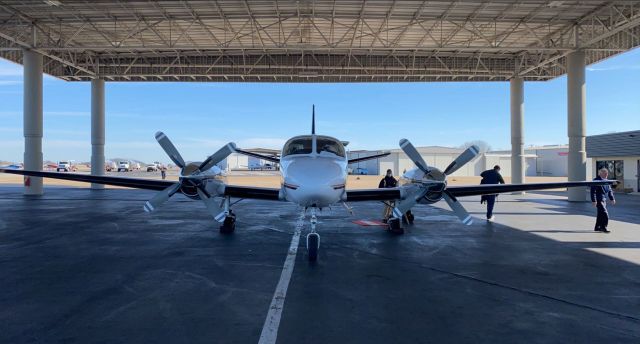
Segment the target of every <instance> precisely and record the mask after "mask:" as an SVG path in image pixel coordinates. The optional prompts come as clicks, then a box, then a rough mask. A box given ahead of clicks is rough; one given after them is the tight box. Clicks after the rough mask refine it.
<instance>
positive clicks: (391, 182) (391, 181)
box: [378, 169, 398, 223]
mask: <svg viewBox="0 0 640 344" xmlns="http://www.w3.org/2000/svg"><path fill="white" fill-rule="evenodd" d="M397 185H398V181H397V180H396V179H395V178H394V177H393V171H391V169H388V170H387V174H386V175H385V176H384V178H382V179H381V180H380V183H379V184H378V188H380V189H385V188H395V187H396V186H397ZM394 207H395V202H393V201H388V202H384V212H383V214H382V222H384V223H387V221H388V220H389V217H390V216H391V214H393V208H394Z"/></svg>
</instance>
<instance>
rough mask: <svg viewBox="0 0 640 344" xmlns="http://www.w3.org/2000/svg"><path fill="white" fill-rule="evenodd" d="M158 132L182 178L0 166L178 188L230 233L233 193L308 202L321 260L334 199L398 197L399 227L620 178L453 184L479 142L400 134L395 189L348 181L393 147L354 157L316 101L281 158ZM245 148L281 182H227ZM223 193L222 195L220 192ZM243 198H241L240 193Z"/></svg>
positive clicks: (170, 191) (159, 199) (312, 249)
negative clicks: (430, 211)
mask: <svg viewBox="0 0 640 344" xmlns="http://www.w3.org/2000/svg"><path fill="white" fill-rule="evenodd" d="M155 137H156V140H157V141H158V143H159V144H160V146H161V147H162V148H163V149H164V151H165V152H166V153H167V155H168V156H169V157H170V158H171V160H172V161H173V162H174V163H175V164H176V166H178V167H180V169H181V172H180V177H179V181H178V182H173V181H166V180H151V179H141V178H126V177H111V176H93V175H83V174H73V173H56V172H41V171H24V170H10V169H0V172H4V173H12V174H21V175H28V176H34V177H45V178H57V179H66V180H74V181H80V182H87V183H98V184H107V185H115V186H124V187H131V188H138V189H149V190H158V191H160V192H158V193H157V194H156V195H155V196H154V197H153V198H152V199H150V200H149V201H147V202H146V203H145V205H144V210H145V211H147V212H152V211H155V210H156V209H157V208H158V207H160V206H161V205H162V204H163V203H165V202H166V201H167V200H168V199H169V197H171V196H172V195H174V194H175V193H177V192H181V193H182V194H184V195H185V196H187V197H189V198H191V199H196V200H202V201H204V203H205V205H206V207H207V209H208V211H209V213H210V214H211V215H212V216H213V217H214V218H215V219H216V220H217V221H219V222H222V223H223V225H222V226H221V227H220V231H221V232H223V233H229V232H233V231H234V230H235V214H234V213H233V212H232V210H231V206H232V204H235V203H232V202H231V199H232V198H238V199H261V200H272V201H288V202H292V203H295V204H298V205H300V206H303V207H305V209H310V213H311V216H310V224H311V231H310V233H309V234H308V235H307V250H308V256H309V260H312V261H313V260H316V259H317V256H318V250H319V248H320V235H319V234H318V233H317V232H316V224H317V217H316V212H317V210H318V209H322V208H325V207H328V206H331V205H334V204H340V203H342V204H344V205H345V206H346V207H347V209H350V208H349V207H348V206H347V205H346V203H345V202H359V201H394V202H395V208H394V209H393V217H392V218H391V219H390V220H389V222H388V223H389V226H390V227H391V228H392V229H393V228H397V227H399V226H400V221H401V218H402V216H403V214H405V213H406V212H407V211H408V210H410V209H411V208H412V207H414V206H415V205H417V204H418V203H422V204H432V203H435V202H438V201H440V200H442V199H444V200H445V201H446V202H447V204H448V205H449V206H450V207H451V209H453V211H454V212H455V214H456V215H457V216H458V218H460V220H461V221H462V222H463V223H464V224H466V225H470V224H471V222H472V219H471V215H469V213H468V212H467V211H466V210H465V209H464V207H463V206H462V205H461V204H460V202H458V199H457V198H458V197H464V196H477V195H490V194H498V193H505V192H516V191H529V190H544V189H556V188H566V187H586V186H594V185H612V184H614V183H615V181H609V180H605V181H590V182H560V183H532V184H499V185H491V184H484V185H466V186H447V176H448V175H451V174H452V173H454V172H455V171H457V170H458V169H459V168H460V167H462V166H463V165H464V164H466V163H467V162H469V161H471V160H473V159H474V158H475V157H476V156H477V155H478V154H479V149H478V147H477V146H471V147H469V148H467V149H466V150H465V151H464V152H462V154H460V156H458V157H457V158H456V159H455V160H454V161H453V162H452V163H451V164H449V166H447V168H445V169H444V171H441V170H439V169H437V168H435V167H433V166H428V165H427V164H426V162H425V161H424V160H423V159H422V157H421V156H420V154H419V153H418V151H417V150H416V149H415V147H414V146H413V145H412V144H411V142H409V140H407V139H402V140H400V148H401V149H402V150H403V151H404V152H405V154H407V156H409V158H410V159H411V160H412V161H413V163H414V164H415V165H416V167H417V168H415V169H412V170H410V171H407V172H406V173H405V174H404V175H403V176H402V178H401V180H400V186H398V187H395V188H388V189H364V190H349V189H347V187H346V186H347V185H346V184H347V166H348V165H349V164H351V163H356V162H360V161H365V160H370V159H377V158H380V157H383V156H386V155H389V153H388V152H386V153H382V154H376V155H371V156H366V157H360V158H356V159H348V158H347V155H346V153H345V149H344V143H343V141H340V140H338V139H336V138H333V137H330V136H324V135H317V134H316V130H315V107H314V109H313V111H312V124H311V135H301V136H295V137H293V138H291V139H289V140H288V141H287V142H286V143H285V144H284V147H283V148H282V152H281V154H280V156H281V158H276V157H270V156H264V155H260V154H256V153H253V152H247V151H244V150H242V149H239V148H237V147H236V145H235V144H234V143H233V142H230V143H228V144H227V145H225V146H224V147H222V148H221V149H220V150H218V151H217V152H215V153H214V154H213V155H211V156H209V157H208V158H207V159H206V160H205V161H203V162H189V163H187V162H185V161H184V159H183V158H182V156H181V155H180V153H179V152H178V150H177V149H176V147H175V146H174V145H173V143H171V141H170V140H169V138H168V137H167V136H166V135H165V134H164V133H162V132H158V133H156V136H155ZM234 152H237V153H241V154H245V155H248V156H252V157H255V158H259V159H262V160H265V161H270V162H273V163H276V164H279V166H280V171H281V174H282V185H281V186H280V188H262V187H248V186H236V185H228V184H225V183H224V180H223V179H222V171H221V170H220V168H218V167H217V166H215V165H216V164H218V163H219V162H221V161H223V160H224V159H225V158H226V157H227V156H229V154H231V153H234ZM216 197H220V198H222V202H219V201H216V200H215V198H216ZM236 202H237V201H236Z"/></svg>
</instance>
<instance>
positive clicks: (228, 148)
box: [198, 142, 236, 171]
mask: <svg viewBox="0 0 640 344" xmlns="http://www.w3.org/2000/svg"><path fill="white" fill-rule="evenodd" d="M235 149H236V144H235V143H233V142H229V143H227V144H226V145H225V146H224V147H222V148H220V149H218V151H217V152H215V153H213V154H211V155H210V156H209V157H208V158H207V159H206V160H205V161H203V162H202V164H200V166H198V171H206V170H208V169H210V168H211V167H213V166H214V165H216V164H217V163H219V162H220V161H222V160H224V159H226V158H227V157H228V156H229V154H231V153H233V152H235Z"/></svg>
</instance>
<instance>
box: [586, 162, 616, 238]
mask: <svg viewBox="0 0 640 344" xmlns="http://www.w3.org/2000/svg"><path fill="white" fill-rule="evenodd" d="M608 177H609V171H608V170H607V169H606V168H601V169H600V170H598V176H597V177H595V178H594V179H593V180H607V178H608ZM607 198H609V200H610V201H611V204H612V205H615V204H616V199H615V198H614V197H613V189H612V188H611V185H598V186H592V187H591V203H593V206H594V207H596V209H598V212H597V216H596V226H595V228H594V231H596V232H603V233H609V230H608V229H607V226H608V225H609V212H608V211H607Z"/></svg>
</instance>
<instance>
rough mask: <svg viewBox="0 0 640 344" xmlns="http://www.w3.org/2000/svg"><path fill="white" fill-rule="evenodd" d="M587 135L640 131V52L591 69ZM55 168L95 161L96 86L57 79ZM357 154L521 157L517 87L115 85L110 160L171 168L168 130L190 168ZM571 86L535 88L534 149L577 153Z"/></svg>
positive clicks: (7, 67)
mask: <svg viewBox="0 0 640 344" xmlns="http://www.w3.org/2000/svg"><path fill="white" fill-rule="evenodd" d="M586 78H587V135H596V134H603V133H609V132H614V131H627V130H638V129H640V49H635V50H632V51H630V52H627V53H625V54H621V55H618V56H615V57H613V58H610V59H607V60H605V61H602V62H600V63H598V64H594V65H590V66H588V67H587V75H586ZM43 85H44V86H43V87H44V90H43V93H44V100H43V101H44V104H43V107H44V138H43V153H44V159H45V160H51V161H59V160H75V161H79V162H80V161H89V160H90V155H91V136H90V130H91V119H90V109H91V84H90V83H89V82H66V81H62V80H58V79H56V78H53V77H50V76H46V75H45V77H44V82H43ZM22 95H23V83H22V66H20V65H17V64H14V63H11V62H9V61H7V60H3V59H0V161H12V162H19V161H22V156H23V152H24V143H23V142H24V140H23V135H22V125H23V123H22V107H23V99H22ZM312 104H315V105H316V119H317V133H318V134H324V135H330V136H335V137H337V138H339V139H340V140H344V141H350V144H349V146H348V148H349V149H351V150H356V149H375V150H380V149H392V148H397V147H398V141H399V140H400V139H401V138H408V139H410V140H411V141H412V142H413V143H414V145H416V146H428V145H438V146H453V147H457V146H460V145H462V144H463V143H464V142H468V141H472V140H483V141H486V142H488V143H489V145H490V146H491V147H492V149H494V150H495V149H510V147H511V146H510V122H509V118H510V113H509V83H508V82H430V83H358V84H347V83H344V84H337V83H336V84H295V83H188V82H185V83H178V82H155V83H154V82H130V83H126V82H107V83H106V146H105V156H106V157H107V158H108V159H109V158H129V159H137V160H141V161H144V162H152V161H161V162H168V161H169V159H168V158H167V157H166V155H165V154H164V152H163V151H162V149H161V148H160V146H159V145H158V144H157V142H156V141H155V139H154V134H155V132H156V131H160V130H161V131H164V132H165V133H166V134H167V135H168V136H169V137H170V138H171V140H172V141H173V142H174V144H175V145H176V146H177V147H178V149H179V150H180V152H181V153H182V155H183V156H184V158H185V159H186V160H193V161H202V160H203V159H205V158H206V156H208V155H210V154H212V153H213V152H215V150H216V149H218V148H219V147H221V146H222V145H223V144H226V143H227V142H230V141H233V142H235V143H236V144H237V145H238V147H242V148H254V147H263V148H276V149H280V148H281V147H282V144H283V143H284V142H285V141H286V139H287V138H289V137H291V136H294V135H299V134H308V133H310V130H311V105H312ZM566 113H567V105H566V77H565V76H563V77H560V78H556V79H554V80H551V81H547V82H526V83H525V123H524V125H525V128H524V130H525V135H524V136H525V145H526V146H529V145H550V144H566V143H567V142H568V139H567V119H566V117H567V115H566Z"/></svg>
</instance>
